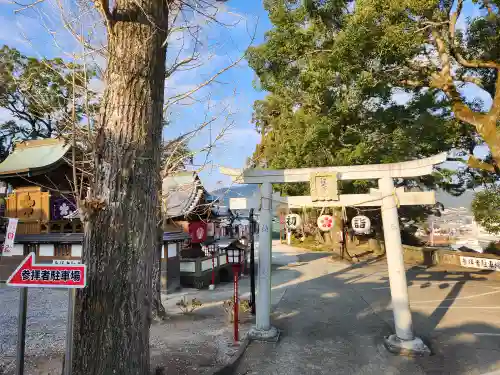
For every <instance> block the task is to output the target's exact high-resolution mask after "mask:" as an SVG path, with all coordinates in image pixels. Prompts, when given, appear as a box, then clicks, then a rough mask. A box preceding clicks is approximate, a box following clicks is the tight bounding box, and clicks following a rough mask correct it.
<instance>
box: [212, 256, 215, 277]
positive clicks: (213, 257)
mask: <svg viewBox="0 0 500 375" xmlns="http://www.w3.org/2000/svg"><path fill="white" fill-rule="evenodd" d="M212 285H215V250H214V251H212Z"/></svg>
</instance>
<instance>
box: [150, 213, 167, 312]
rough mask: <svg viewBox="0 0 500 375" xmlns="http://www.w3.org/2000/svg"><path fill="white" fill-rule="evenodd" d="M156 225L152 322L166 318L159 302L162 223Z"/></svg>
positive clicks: (163, 308)
mask: <svg viewBox="0 0 500 375" xmlns="http://www.w3.org/2000/svg"><path fill="white" fill-rule="evenodd" d="M160 215H161V214H160ZM159 222H160V223H161V224H160V225H158V232H157V233H158V237H157V238H158V244H157V249H156V251H155V256H154V258H153V276H152V277H153V306H152V320H157V321H161V320H163V319H165V318H166V316H167V312H166V310H165V307H164V306H163V304H162V302H161V252H162V251H163V222H162V221H161V220H159Z"/></svg>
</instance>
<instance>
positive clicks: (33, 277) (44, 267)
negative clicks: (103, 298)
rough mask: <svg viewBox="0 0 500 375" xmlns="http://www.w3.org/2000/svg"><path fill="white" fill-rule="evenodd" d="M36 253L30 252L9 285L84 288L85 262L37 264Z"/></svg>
mask: <svg viewBox="0 0 500 375" xmlns="http://www.w3.org/2000/svg"><path fill="white" fill-rule="evenodd" d="M34 258H35V254H34V253H30V254H29V255H28V256H27V257H26V259H24V261H23V262H22V263H21V264H20V265H19V266H18V267H17V269H16V270H15V271H14V272H13V273H12V275H10V277H9V278H8V280H7V283H6V284H7V285H8V286H20V287H36V288H84V287H85V284H86V274H85V272H86V267H85V265H84V264H77V265H66V264H65V265H59V264H36V263H35V261H34Z"/></svg>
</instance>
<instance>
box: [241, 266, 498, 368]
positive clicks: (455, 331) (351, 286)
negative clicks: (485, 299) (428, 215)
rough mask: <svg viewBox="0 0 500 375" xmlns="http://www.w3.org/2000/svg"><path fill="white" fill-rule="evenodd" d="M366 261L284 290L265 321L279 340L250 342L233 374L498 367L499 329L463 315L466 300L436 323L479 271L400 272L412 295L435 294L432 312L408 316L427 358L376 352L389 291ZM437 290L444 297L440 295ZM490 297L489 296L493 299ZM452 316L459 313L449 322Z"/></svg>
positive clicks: (385, 324) (389, 326) (467, 312)
mask: <svg viewBox="0 0 500 375" xmlns="http://www.w3.org/2000/svg"><path fill="white" fill-rule="evenodd" d="M369 263H370V262H361V263H357V264H353V265H352V266H350V267H347V268H345V269H343V270H340V271H338V272H333V273H330V274H327V275H323V276H319V277H316V278H313V279H310V280H307V281H304V282H301V283H299V284H297V285H295V286H294V287H291V288H288V289H287V292H286V293H285V295H284V297H283V298H282V300H281V302H280V304H279V305H278V306H277V308H276V309H275V310H274V312H273V317H272V318H273V324H274V325H276V327H277V328H279V329H280V331H281V338H280V341H279V342H278V343H277V344H270V343H257V342H254V343H252V344H251V345H250V346H249V348H248V349H247V352H246V353H245V355H244V356H243V357H242V360H241V362H240V363H239V364H238V365H237V366H236V368H235V369H234V370H233V373H234V374H238V375H240V374H241V375H242V374H252V373H259V374H276V375H280V374H286V375H295V374H297V375H299V374H301V375H302V374H315V375H318V374H454V375H455V374H484V373H487V372H491V371H493V370H494V369H498V368H500V345H499V343H500V324H498V320H497V321H496V323H497V324H496V325H493V324H489V323H488V322H487V321H484V322H483V321H481V320H482V319H481V315H482V314H481V310H480V309H479V311H478V307H477V306H476V307H475V308H474V306H473V308H470V309H469V307H470V304H471V303H472V304H473V303H474V298H473V297H471V298H469V297H465V298H462V299H461V302H460V303H465V302H463V301H462V300H464V301H466V302H467V303H468V305H467V306H465V308H464V310H461V309H459V310H454V312H453V314H452V315H453V317H451V318H449V319H447V320H446V321H443V319H444V318H445V316H446V314H447V313H448V312H449V310H450V308H451V307H452V306H453V304H454V303H455V302H456V300H457V297H459V296H460V293H461V291H462V289H463V288H464V286H465V285H466V284H467V282H470V281H472V280H474V281H479V282H480V284H479V285H481V283H482V282H483V281H487V279H486V278H485V277H484V273H482V272H481V271H478V272H474V271H472V272H458V273H447V272H442V271H436V272H435V271H432V270H428V269H425V268H422V267H418V268H414V269H411V270H409V271H408V273H407V278H408V283H409V284H410V285H413V287H414V288H418V289H419V291H418V292H419V293H429V294H430V289H428V288H430V287H431V286H432V287H437V290H434V292H435V293H437V294H438V296H439V297H437V298H433V296H430V300H431V302H432V306H431V305H429V306H426V307H425V308H422V307H421V306H420V307H419V308H418V309H414V311H413V314H412V316H413V324H414V330H415V331H416V332H417V334H418V336H420V337H422V338H423V339H424V340H425V341H426V342H427V343H428V344H429V346H430V347H431V349H432V351H433V355H432V356H428V357H414V358H411V357H401V356H394V355H392V354H390V353H389V352H387V351H386V350H385V348H384V347H383V337H384V336H387V335H389V334H392V333H393V330H394V328H393V327H394V323H393V317H392V311H391V309H390V292H389V288H388V282H386V281H385V280H386V279H385V278H386V275H387V274H386V269H382V270H381V271H380V272H378V273H377V272H376V273H375V274H374V273H370V272H369V271H368V270H366V269H364V268H365V266H366V265H367V264H369ZM379 274H380V275H381V276H380V277H379ZM384 274H385V275H384ZM368 279H369V281H366V280H368ZM380 279H382V280H380ZM380 281H383V282H382V283H381V282H380ZM498 286H499V287H500V284H499V285H498ZM444 289H448V292H447V293H446V294H445V295H444V297H443V295H442V294H443V293H442V290H444ZM489 290H491V289H489ZM434 292H433V293H434ZM494 293H496V292H494V291H493V292H491V296H492V298H498V295H495V294H494ZM483 294H484V293H483ZM467 298H468V299H467ZM498 308H500V307H498ZM456 311H463V315H462V316H459V317H458V318H457V317H456V314H458V313H457V312H456ZM473 314H474V315H473Z"/></svg>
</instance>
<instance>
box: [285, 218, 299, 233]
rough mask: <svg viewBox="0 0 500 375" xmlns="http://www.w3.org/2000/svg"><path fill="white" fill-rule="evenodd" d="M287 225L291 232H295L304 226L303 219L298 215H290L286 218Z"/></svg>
mask: <svg viewBox="0 0 500 375" xmlns="http://www.w3.org/2000/svg"><path fill="white" fill-rule="evenodd" d="M285 225H286V228H287V229H289V230H295V229H298V228H300V226H301V225H302V219H301V218H300V216H299V215H297V214H289V215H286V217H285Z"/></svg>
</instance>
